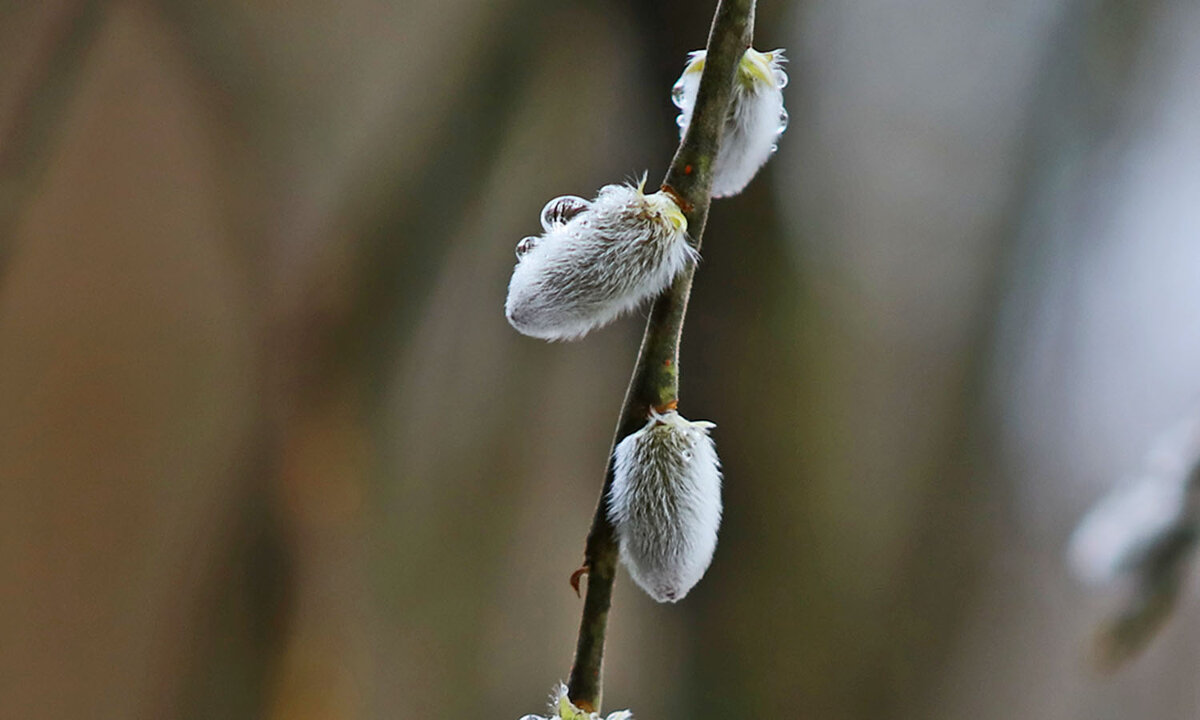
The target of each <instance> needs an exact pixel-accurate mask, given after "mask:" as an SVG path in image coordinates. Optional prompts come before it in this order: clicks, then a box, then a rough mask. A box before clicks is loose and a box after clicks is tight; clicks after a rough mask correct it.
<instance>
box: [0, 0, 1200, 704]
mask: <svg viewBox="0 0 1200 720" xmlns="http://www.w3.org/2000/svg"><path fill="white" fill-rule="evenodd" d="M713 4H714V3H711V2H710V3H701V4H698V5H697V4H695V3H691V2H683V1H681V0H673V1H668V2H661V3H637V2H617V3H601V2H566V3H564V2H546V1H544V0H407V1H402V2H384V1H382V0H344V1H342V2H334V1H332V0H294V1H292V2H286V3H285V2H251V3H241V2H233V1H231V0H213V1H211V2H187V1H182V2H175V1H169V0H168V1H164V2H132V1H130V2H119V1H115V0H114V1H113V2H81V1H71V0H47V1H46V2H39V3H30V2H13V1H11V0H10V1H6V2H0V715H2V716H3V717H5V718H64V719H66V718H153V719H157V718H229V719H234V720H236V719H238V718H269V719H272V720H282V719H284V718H288V719H291V718H300V719H308V718H313V719H317V718H320V719H328V720H358V719H360V718H361V719H368V718H402V719H408V718H412V719H414V720H416V719H419V718H454V717H479V718H483V717H488V718H512V719H513V720H515V718H517V717H518V716H520V715H523V714H525V713H528V712H535V711H538V710H541V709H542V707H543V702H544V698H545V696H546V694H547V692H548V690H549V689H550V687H551V685H552V684H553V683H554V682H556V681H557V680H558V679H560V678H563V677H565V675H566V673H567V670H568V668H569V665H570V661H571V655H572V652H573V648H574V642H575V632H576V627H577V622H578V616H579V610H580V607H581V603H580V601H578V600H577V599H576V597H575V596H574V594H573V593H572V592H571V591H570V589H569V587H568V585H567V577H568V576H569V575H570V573H571V572H572V571H573V570H574V569H575V568H576V567H577V566H578V564H579V561H580V559H581V554H582V546H583V539H584V535H585V533H586V530H587V526H588V523H589V520H590V518H591V515H592V512H593V508H594V506H595V502H596V495H597V492H598V489H599V486H600V481H601V473H602V470H603V467H604V463H605V454H606V453H607V451H608V448H609V443H610V441H611V432H612V427H613V425H614V423H615V420H616V414H617V411H618V409H619V406H620V403H621V398H622V395H623V392H624V387H625V383H626V381H627V377H628V373H629V371H630V369H631V366H632V363H633V359H634V356H635V353H636V349H637V343H638V338H639V336H640V332H641V323H640V322H639V320H638V319H637V318H629V319H626V320H624V321H622V322H619V323H617V324H615V325H614V326H612V327H610V328H608V329H605V330H603V331H601V332H597V333H593V334H592V335H591V336H589V337H588V338H586V339H585V340H583V341H581V342H578V343H571V344H546V343H542V342H538V341H534V340H530V339H528V338H524V337H522V336H520V335H518V334H517V333H516V332H514V331H513V330H512V329H510V328H509V326H508V325H507V323H506V322H505V320H504V316H503V313H502V310H501V306H502V304H503V298H504V294H505V288H506V283H507V280H508V276H509V273H510V271H511V268H512V264H513V262H514V258H513V247H514V245H515V244H516V242H517V240H519V239H520V238H521V237H522V236H524V235H527V234H531V233H534V232H536V231H537V227H538V226H537V217H538V212H539V211H540V208H541V206H542V204H543V203H544V202H545V201H546V200H547V199H548V198H550V197H552V196H555V195H560V194H578V195H585V196H590V195H591V194H592V193H593V192H594V191H595V190H596V188H598V187H599V186H600V185H602V184H605V183H609V182H616V181H620V180H622V179H625V178H628V177H631V176H634V175H637V174H640V173H641V172H642V171H643V170H648V171H649V175H650V177H651V178H652V179H655V178H659V177H661V176H662V174H663V172H664V171H665V169H666V165H667V163H668V161H669V160H670V157H671V154H672V152H673V148H674V145H675V143H676V140H677V137H676V134H675V133H676V128H675V124H674V114H675V109H674V108H673V107H672V105H671V103H670V98H669V90H670V87H671V85H672V83H673V81H674V78H675V77H676V76H677V74H678V72H679V70H680V69H681V67H682V62H683V59H684V55H685V53H686V52H687V51H689V50H693V49H696V48H698V47H700V46H702V45H703V42H704V39H705V37H706V34H707V28H708V23H709V19H710V17H711V12H712V9H713ZM757 25H758V27H757V41H756V44H757V45H758V46H759V47H760V48H763V49H769V48H774V47H779V46H782V47H786V48H787V49H788V52H789V55H790V57H791V64H790V66H789V72H790V75H791V78H792V82H791V84H790V85H789V86H788V88H787V90H786V91H785V94H786V98H787V104H788V107H789V109H790V111H791V116H792V122H791V127H790V129H789V130H788V132H787V134H786V135H785V136H784V137H783V139H782V142H781V147H780V150H779V153H778V154H777V155H776V156H775V158H774V159H773V160H772V162H771V163H770V164H769V165H768V167H767V168H766V169H765V171H764V172H763V173H762V174H761V175H760V176H759V178H758V179H757V180H756V181H755V182H754V183H753V184H752V185H751V187H750V188H749V189H748V190H747V191H746V192H745V193H744V194H743V195H741V196H738V197H736V198H733V199H729V200H723V201H720V202H718V203H716V204H714V206H713V210H712V215H711V217H710V222H709V228H708V233H707V236H706V238H705V243H704V262H703V264H702V265H701V268H700V271H699V273H698V275H697V282H696V288H695V294H694V295H693V298H692V305H691V314H690V318H689V321H688V325H687V328H686V332H685V336H684V344H683V357H682V362H681V368H682V384H683V387H682V389H683V403H682V409H683V411H684V413H685V414H686V415H687V416H689V417H692V418H704V419H711V420H713V421H715V422H716V423H717V425H718V428H717V430H716V431H715V437H716V439H717V443H718V448H719V450H720V453H721V457H722V460H723V462H724V467H725V473H726V489H725V502H726V514H725V521H724V525H723V527H722V531H721V542H720V545H719V547H718V549H717V553H716V557H715V560H714V562H713V565H712V567H711V569H710V570H709V572H708V574H707V576H706V577H705V579H704V580H703V581H702V582H701V583H700V585H698V586H697V588H696V589H695V590H694V591H693V592H692V593H691V594H690V595H689V596H688V597H687V598H686V599H685V600H684V601H683V602H681V603H680V604H678V605H676V606H660V605H656V604H655V603H653V602H652V601H651V600H650V599H649V598H647V597H646V596H645V595H643V594H641V593H640V592H638V591H637V590H636V588H634V587H633V586H632V584H631V583H630V582H629V581H628V579H627V577H626V576H624V574H622V575H621V576H620V577H619V578H618V588H617V593H616V597H615V604H614V609H613V612H612V615H611V617H610V628H611V633H610V638H609V645H608V654H607V664H606V670H607V683H606V695H605V697H606V705H607V707H608V709H615V708H624V707H631V708H632V709H633V710H634V711H635V712H636V713H637V715H638V717H640V718H643V719H645V720H653V719H654V718H667V717H676V718H677V717H688V718H695V719H696V720H700V719H702V718H714V719H715V718H740V717H764V716H769V717H784V718H800V719H809V718H813V719H822V720H840V719H860V718H861V719H862V720H868V719H870V720H875V719H876V718H880V717H886V718H911V719H914V720H915V719H918V718H919V719H927V718H945V719H947V720H949V719H957V718H968V717H969V718H975V719H976V720H990V719H995V720H1001V719H1005V720H1007V719H1010V718H1029V719H1034V718H1037V719H1041V718H1047V719H1051V718H1080V719H1082V718H1087V719H1089V720H1097V719H1099V720H1105V719H1113V720H1118V719H1120V720H1127V719H1128V718H1155V719H1156V720H1157V719H1162V720H1172V719H1175V718H1194V717H1196V715H1197V712H1198V711H1200V690H1198V688H1200V685H1198V684H1197V683H1196V681H1195V677H1196V673H1197V668H1198V667H1200V602H1197V600H1196V597H1195V596H1196V595H1198V594H1200V593H1197V592H1195V591H1196V590H1197V589H1198V588H1197V587H1196V585H1197V583H1196V582H1192V583H1190V587H1189V594H1188V596H1187V597H1186V598H1185V599H1184V600H1183V602H1182V603H1181V608H1180V610H1179V612H1178V615H1177V617H1175V618H1174V620H1173V621H1172V622H1171V623H1170V624H1169V625H1168V627H1167V628H1166V631H1165V632H1164V633H1163V635H1162V636H1161V637H1159V638H1158V639H1157V640H1156V642H1154V644H1153V645H1152V646H1151V647H1150V648H1149V650H1148V651H1147V652H1146V653H1145V654H1144V655H1143V656H1141V657H1140V658H1138V659H1137V660H1136V661H1135V662H1133V663H1132V664H1131V665H1130V666H1129V667H1127V668H1126V669H1124V670H1123V671H1121V672H1120V673H1118V674H1116V675H1113V676H1103V675H1099V674H1097V673H1096V672H1094V671H1093V670H1092V669H1091V668H1090V666H1089V664H1088V662H1087V654H1086V648H1087V643H1088V636H1089V633H1090V632H1091V629H1092V628H1093V626H1094V624H1095V622H1096V621H1097V619H1098V618H1099V617H1100V612H1101V608H1102V607H1103V605H1102V602H1101V601H1100V600H1098V599H1097V598H1096V597H1094V596H1092V595H1089V594H1088V593H1086V592H1084V591H1083V590H1082V589H1081V588H1080V587H1078V586H1077V585H1076V584H1075V583H1074V582H1073V581H1072V580H1071V578H1070V577H1069V575H1068V574H1067V572H1066V571H1065V569H1064V566H1063V562H1062V551H1063V546H1064V544H1065V542H1066V539H1067V537H1068V536H1069V533H1070V530H1071V527H1072V526H1073V524H1074V523H1075V522H1076V520H1077V519H1078V517H1079V516H1080V515H1081V513H1082V512H1083V511H1084V510H1085V508H1086V507H1087V506H1088V505H1090V504H1091V503H1092V502H1093V501H1094V500H1095V499H1096V498H1098V497H1099V496H1100V495H1101V494H1103V493H1104V492H1105V491H1106V490H1107V489H1108V488H1110V487H1112V486H1114V485H1116V484H1117V483H1119V482H1120V480H1121V478H1122V477H1124V476H1127V475H1129V474H1132V473H1135V472H1136V471H1137V469H1138V467H1139V464H1140V462H1141V457H1142V455H1143V453H1144V452H1145V450H1146V449H1147V448H1148V447H1149V446H1150V444H1151V442H1152V441H1153V439H1154V438H1155V436H1156V435H1157V434H1158V433H1159V432H1160V431H1162V430H1163V429H1165V428H1167V427H1169V426H1170V425H1172V424H1173V423H1174V422H1175V421H1176V420H1178V419H1179V418H1180V417H1181V416H1184V415H1187V414H1188V413H1191V412H1193V411H1194V410H1195V408H1196V405H1197V400H1198V395H1200V81H1198V80H1200V4H1198V3H1196V2H1194V0H1139V1H1134V0H1015V1H1014V2H1007V3H995V2H988V1H987V0H914V1H913V2H907V3H896V2H880V1H878V0H872V1H869V2H862V1H861V0H822V1H821V2H803V1H801V2H790V1H787V0H779V1H778V2H766V1H765V0H764V2H762V3H761V6H760V8H759V11H758V23H757Z"/></svg>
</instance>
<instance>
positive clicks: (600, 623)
mask: <svg viewBox="0 0 1200 720" xmlns="http://www.w3.org/2000/svg"><path fill="white" fill-rule="evenodd" d="M753 23H754V0H720V2H719V3H718V5H717V11H716V14H715V15H714V16H713V23H712V28H711V30H710V31H709V35H708V52H707V58H706V60H705V63H704V71H703V73H702V75H701V76H700V88H699V90H698V92H697V95H696V104H695V108H694V110H693V112H692V120H691V123H690V124H689V125H688V129H687V133H686V134H685V135H684V137H683V140H682V142H681V143H680V144H679V149H678V150H676V152H675V158H674V159H673V160H672V161H671V166H670V168H669V169H668V170H667V175H666V178H665V179H664V180H663V189H664V190H666V191H668V192H670V193H671V194H672V195H674V197H675V198H676V200H677V201H678V202H679V205H680V207H682V208H683V211H684V215H686V216H687V220H688V228H689V229H690V231H691V234H692V240H693V242H694V246H695V247H696V249H699V248H700V241H701V239H702V237H703V235H704V225H705V222H706V221H707V220H708V207H709V202H710V199H711V193H712V180H713V161H714V160H715V159H716V157H717V150H718V149H719V147H720V142H721V132H722V130H723V129H724V127H725V120H726V117H727V116H728V113H729V101H730V96H731V94H732V91H733V81H734V72H735V70H736V69H737V65H738V62H739V60H741V57H742V55H743V54H744V53H745V51H746V48H747V47H749V46H750V38H751V34H752V32H753ZM694 272H695V268H694V266H693V267H692V268H690V269H688V270H687V271H686V272H684V273H682V274H680V276H679V277H677V278H676V279H675V282H674V283H673V284H672V285H671V287H670V288H668V289H667V290H666V291H665V292H664V293H663V294H662V295H660V296H659V297H658V298H657V299H656V300H655V301H654V305H653V307H651V309H650V319H649V320H648V321H647V323H646V332H645V335H643V337H642V347H641V351H640V352H639V353H638V359H637V363H636V364H635V366H634V370H633V377H632V378H631V379H630V381H629V389H628V390H627V391H626V393H625V403H624V406H623V407H622V409H621V417H620V420H619V421H618V422H617V431H616V434H615V435H614V438H613V447H612V449H613V450H615V449H616V446H617V443H619V442H620V441H621V440H622V439H623V438H624V437H625V436H627V435H629V434H631V433H633V432H635V431H636V430H638V429H639V428H640V427H641V426H642V425H644V424H645V423H646V418H647V417H648V416H649V413H650V409H651V408H657V409H660V410H661V409H666V408H673V407H675V405H676V404H677V403H678V401H679V339H680V336H681V334H682V332H683V320H684V316H685V315H686V313H687V304H688V297H689V296H690V295H691V291H692V275H693V274H694ZM612 479H613V466H612V451H611V450H610V452H609V459H608V467H607V468H606V469H605V473H604V486H603V488H602V489H601V491H600V500H599V502H598V503H597V504H596V513H595V516H594V517H593V519H592V527H591V530H590V531H589V532H588V538H587V545H586V547H585V549H584V566H585V567H586V568H587V571H588V582H587V596H586V598H585V599H584V604H583V617H582V618H581V620H580V623H579V641H578V644H577V645H576V648H575V663H574V665H573V666H572V667H571V676H570V679H569V680H568V683H567V691H568V696H569V697H570V699H571V702H573V703H574V704H575V705H576V706H577V707H579V708H582V709H584V710H588V711H592V712H598V711H599V709H600V700H601V690H602V678H601V670H602V665H603V659H604V636H605V630H606V628H607V625H608V610H609V607H610V606H611V604H612V589H613V580H614V578H615V575H616V567H617V550H618V549H617V542H616V537H615V535H614V534H613V527H612V525H611V524H610V523H609V521H608V513H607V511H606V503H605V498H606V497H607V496H608V491H609V487H610V486H611V484H612Z"/></svg>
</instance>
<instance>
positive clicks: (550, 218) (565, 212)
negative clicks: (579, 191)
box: [542, 195, 591, 231]
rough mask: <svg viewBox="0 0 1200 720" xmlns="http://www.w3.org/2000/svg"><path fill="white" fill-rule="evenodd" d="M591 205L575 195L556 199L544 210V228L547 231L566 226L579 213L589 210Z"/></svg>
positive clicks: (547, 204)
mask: <svg viewBox="0 0 1200 720" xmlns="http://www.w3.org/2000/svg"><path fill="white" fill-rule="evenodd" d="M590 206H591V203H590V202H588V201H587V200H584V199H583V198H581V197H576V196H574V195H563V196H562V197H556V198H554V199H553V200H551V201H550V202H548V203H546V207H544V208H542V227H543V228H544V229H546V230H547V231H549V230H553V229H554V228H556V227H558V226H560V225H566V224H567V223H568V222H570V221H571V218H573V217H575V216H576V215H578V214H579V213H581V212H583V211H584V210H587V209H588V207H590Z"/></svg>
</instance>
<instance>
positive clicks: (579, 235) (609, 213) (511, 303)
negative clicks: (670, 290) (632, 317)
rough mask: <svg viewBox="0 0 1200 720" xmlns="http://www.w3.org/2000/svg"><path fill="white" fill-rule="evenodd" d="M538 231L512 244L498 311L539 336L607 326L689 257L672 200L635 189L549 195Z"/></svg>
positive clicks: (683, 223)
mask: <svg viewBox="0 0 1200 720" xmlns="http://www.w3.org/2000/svg"><path fill="white" fill-rule="evenodd" d="M643 182H644V181H643ZM542 228H543V230H544V231H545V232H544V233H543V234H542V235H541V236H539V237H527V238H525V239H524V240H522V241H521V242H520V243H519V244H518V245H517V265H516V267H515V268H514V269H513V274H512V279H511V280H510V281H509V284H508V298H507V300H506V301H505V304H504V311H505V315H506V316H507V317H508V321H509V323H510V324H511V325H512V326H513V327H514V328H516V329H517V330H518V331H519V332H521V333H522V334H524V335H529V336H531V337H536V338H542V339H545V340H574V339H577V338H580V337H582V336H584V335H586V334H587V333H588V332H590V331H591V330H593V329H595V328H598V327H601V326H603V325H607V324H608V323H610V322H612V321H613V320H615V319H616V318H618V317H619V316H620V315H622V314H623V313H626V312H628V311H630V310H632V309H634V308H636V307H637V306H638V305H639V304H641V303H642V302H644V301H645V300H647V299H648V298H651V297H653V296H655V295H657V294H659V293H661V292H662V291H663V290H665V289H666V288H667V287H668V286H669V285H670V284H671V281H672V280H674V279H675V276H677V275H678V274H679V273H680V272H681V271H683V270H684V268H686V267H688V265H689V264H691V263H693V262H695V261H696V259H697V254H696V251H695V250H694V249H692V247H691V245H689V244H688V236H687V218H685V217H684V215H683V212H682V211H681V210H680V209H679V206H678V205H677V204H676V203H675V200H674V199H673V198H672V197H671V196H670V195H669V194H667V193H666V192H661V191H660V192H655V193H651V194H649V195H647V194H645V193H644V192H643V191H642V187H641V186H636V187H635V186H629V185H606V186H604V187H603V188H601V189H600V193H599V195H598V196H597V197H596V199H595V200H593V201H590V202H589V201H587V200H584V199H583V198H579V197H574V196H570V195H568V196H564V197H560V198H555V199H554V200H551V201H550V202H549V203H547V204H546V207H545V208H543V209H542Z"/></svg>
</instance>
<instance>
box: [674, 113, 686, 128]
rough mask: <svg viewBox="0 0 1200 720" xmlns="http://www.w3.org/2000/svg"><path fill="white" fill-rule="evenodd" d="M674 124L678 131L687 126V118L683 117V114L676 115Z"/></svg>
mask: <svg viewBox="0 0 1200 720" xmlns="http://www.w3.org/2000/svg"><path fill="white" fill-rule="evenodd" d="M675 124H676V125H678V126H679V129H680V130H682V129H683V128H685V127H687V124H688V119H687V116H686V115H684V114H683V113H679V115H677V116H676V117H675Z"/></svg>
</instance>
